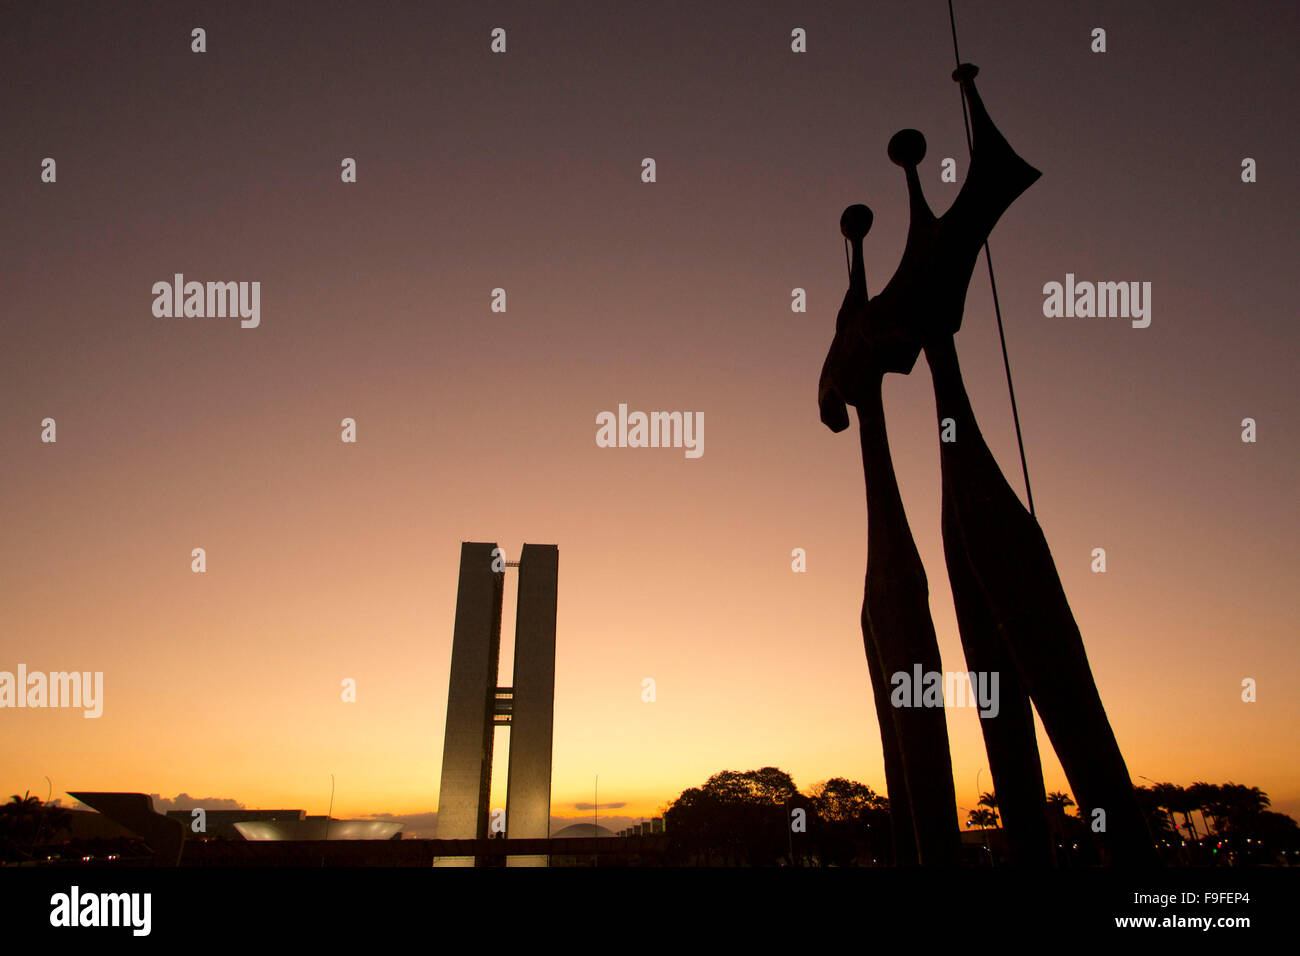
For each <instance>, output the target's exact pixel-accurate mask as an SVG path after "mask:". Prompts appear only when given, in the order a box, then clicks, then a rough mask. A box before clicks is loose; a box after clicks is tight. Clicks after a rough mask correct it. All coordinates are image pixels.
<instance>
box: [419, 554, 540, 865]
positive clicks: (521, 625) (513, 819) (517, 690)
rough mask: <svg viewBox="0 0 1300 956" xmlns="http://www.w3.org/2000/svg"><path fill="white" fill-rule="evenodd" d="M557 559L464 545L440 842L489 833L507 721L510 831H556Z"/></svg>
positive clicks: (519, 834)
mask: <svg viewBox="0 0 1300 956" xmlns="http://www.w3.org/2000/svg"><path fill="white" fill-rule="evenodd" d="M559 561H560V553H559V549H558V548H557V547H556V546H555V545H550V544H525V545H524V548H523V553H522V554H521V555H520V559H519V561H518V562H506V561H505V560H504V558H503V557H502V555H501V552H500V551H498V550H497V546H496V544H494V543H481V542H464V543H462V544H461V548H460V583H459V586H458V588H457V591H456V624H455V632H454V636H453V638H452V647H451V683H450V689H449V692H448V694H447V728H446V734H445V737H444V741H443V751H442V785H441V789H440V791H439V795H438V837H439V839H480V840H481V839H486V838H487V837H488V836H489V832H490V812H491V808H490V806H489V799H490V794H491V787H492V742H493V732H494V729H495V727H496V726H498V725H502V724H504V725H506V726H508V727H509V728H510V763H509V770H508V779H507V782H506V820H505V825H506V829H505V834H506V836H507V837H509V838H525V837H532V838H546V837H548V836H549V835H550V819H551V736H552V727H553V722H554V719H553V718H554V710H555V614H556V588H557V584H558V577H559ZM515 567H517V568H518V569H519V603H518V610H517V613H516V615H515V664H514V679H513V680H514V682H513V684H512V685H511V686H509V687H501V686H499V685H498V684H497V680H498V676H497V670H498V666H499V663H500V656H501V654H500V652H501V604H502V599H503V594H504V578H505V572H506V570H507V568H515ZM445 862H447V863H451V862H452V859H450V858H449V859H447V860H446V861H445ZM459 862H461V863H464V864H468V863H469V862H470V860H469V859H468V858H465V859H459ZM508 862H509V863H510V865H512V866H519V865H524V866H527V865H533V866H537V865H542V866H544V865H546V858H545V857H510V858H508Z"/></svg>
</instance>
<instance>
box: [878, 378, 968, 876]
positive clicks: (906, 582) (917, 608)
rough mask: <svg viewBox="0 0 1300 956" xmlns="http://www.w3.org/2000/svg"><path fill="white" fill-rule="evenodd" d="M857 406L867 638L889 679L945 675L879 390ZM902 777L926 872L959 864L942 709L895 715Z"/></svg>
mask: <svg viewBox="0 0 1300 956" xmlns="http://www.w3.org/2000/svg"><path fill="white" fill-rule="evenodd" d="M867 392H868V395H867V396H866V397H865V398H864V399H863V400H862V402H861V403H860V404H859V406H858V418H859V431H860V435H861V439H862V463H863V469H864V471H865V473H866V479H867V580H866V599H865V602H864V605H863V609H862V614H863V633H864V634H865V633H866V632H867V631H868V630H869V631H870V632H871V633H872V634H873V635H874V636H875V639H876V646H877V649H878V651H879V655H880V666H881V671H882V676H883V677H884V678H885V679H886V680H887V681H889V680H891V679H892V676H893V675H894V674H897V673H904V674H907V675H908V676H909V679H910V677H911V675H912V674H913V668H914V667H915V666H916V665H918V664H919V665H920V666H921V670H922V672H924V673H940V674H941V673H942V663H941V661H940V658H939V642H938V640H937V639H936V638H935V634H934V623H933V622H932V621H931V619H930V604H929V588H928V585H927V583H926V580H925V568H924V567H923V566H922V564H921V558H920V555H919V554H918V553H917V551H916V544H915V542H914V541H913V540H912V532H911V529H910V528H909V527H908V524H907V515H906V514H905V512H904V511H903V501H902V498H901V496H900V495H899V493H898V483H897V481H896V479H895V477H894V466H893V462H892V461H891V459H890V455H889V440H888V438H887V436H886V433H885V415H884V408H883V406H882V404H881V398H880V389H879V387H878V386H877V387H875V388H873V389H867ZM891 710H892V711H893V715H894V726H895V727H896V728H897V732H898V741H899V746H900V748H901V750H902V758H903V770H904V773H905V775H906V779H907V793H908V797H909V800H910V803H911V808H912V817H913V822H914V826H915V830H916V845H917V852H918V854H919V856H920V862H921V864H922V865H924V866H952V865H955V864H956V863H957V862H958V859H959V855H960V846H961V842H960V841H961V837H960V835H959V832H958V830H957V798H956V794H955V792H954V789H953V784H952V763H951V761H950V758H949V755H948V725H947V722H946V720H945V717H944V711H943V707H942V705H940V706H938V707H925V706H921V707H917V706H906V707H893V706H892V703H891Z"/></svg>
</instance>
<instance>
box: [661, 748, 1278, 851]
mask: <svg viewBox="0 0 1300 956" xmlns="http://www.w3.org/2000/svg"><path fill="white" fill-rule="evenodd" d="M1135 790H1136V793H1137V795H1138V800H1139V803H1140V805H1141V806H1142V808H1143V810H1144V812H1145V813H1146V816H1147V819H1148V822H1149V824H1150V827H1151V837H1152V841H1153V842H1154V843H1155V845H1156V847H1157V849H1158V851H1159V853H1160V855H1161V857H1162V859H1163V860H1164V862H1165V863H1166V864H1167V865H1173V866H1178V865H1183V866H1245V865H1280V864H1286V865H1290V864H1300V826H1297V824H1296V822H1295V821H1294V820H1293V819H1291V818H1290V817H1289V816H1286V815H1285V814H1281V813H1275V812H1273V811H1272V810H1270V809H1269V806H1270V802H1269V798H1268V794H1266V793H1264V791H1262V790H1260V789H1259V788H1258V787H1247V786H1243V785H1241V784H1236V783H1225V784H1208V783H1201V782H1198V783H1194V784H1192V785H1191V786H1190V787H1180V786H1177V785H1175V784H1170V783H1161V784H1156V785H1155V786H1153V787H1137V788H1135ZM1047 802H1048V816H1049V820H1050V822H1051V828H1052V837H1053V842H1054V844H1055V846H1054V850H1055V856H1056V860H1057V864H1058V865H1059V866H1092V865H1096V864H1098V863H1099V862H1100V860H1099V858H1098V856H1097V854H1096V851H1095V849H1094V848H1093V846H1092V840H1091V838H1090V830H1089V827H1088V824H1087V822H1086V821H1084V820H1082V819H1080V818H1079V817H1078V816H1077V815H1075V814H1072V813H1070V812H1069V809H1070V808H1071V807H1073V806H1074V801H1073V800H1072V799H1071V798H1070V795H1069V794H1065V793H1052V794H1050V795H1049V796H1048V801H1047ZM979 804H980V805H979V807H978V808H977V809H976V810H974V811H970V812H969V815H968V820H967V826H979V827H981V831H980V836H979V837H978V838H975V842H974V843H973V844H972V846H971V849H974V850H976V852H974V853H972V854H969V856H968V858H969V859H970V860H971V861H972V862H976V863H978V862H980V861H983V862H984V863H985V865H987V863H988V862H989V861H993V862H997V861H998V859H999V856H998V854H997V853H996V852H995V851H994V850H993V849H991V848H992V847H995V846H996V844H997V843H998V839H997V837H998V836H999V835H1000V834H999V832H998V831H997V830H996V828H997V827H998V825H999V820H998V811H997V795H996V794H994V793H986V794H981V795H980V801H979ZM664 823H665V830H666V831H667V840H668V843H669V847H670V860H669V862H671V863H673V864H676V865H685V866H888V865H892V863H893V862H894V860H893V843H892V839H891V834H890V818H889V800H888V799H886V798H885V797H882V796H879V795H878V794H876V793H875V792H874V791H873V790H872V789H871V788H870V787H868V786H866V785H865V784H862V783H859V782H857V781H855V780H848V779H846V778H843V777H835V778H833V779H831V780H828V781H826V782H825V783H821V784H818V785H816V786H814V787H813V788H812V789H811V790H810V791H809V792H808V793H806V794H805V793H801V792H800V791H799V789H798V788H797V787H796V786H795V783H794V780H793V779H791V777H790V775H789V774H788V773H786V772H785V771H784V770H780V769H778V768H776V767H763V768H762V769H760V770H747V771H744V772H738V771H734V770H724V771H722V772H721V773H717V774H714V775H713V776H712V777H710V778H709V779H708V780H707V781H706V782H705V783H704V784H703V785H702V786H699V787H692V788H690V789H689V790H686V791H684V792H683V793H682V794H681V795H680V796H679V797H678V798H677V799H676V800H674V801H673V802H672V803H671V804H669V805H668V807H667V808H665V810H664ZM989 828H993V829H989Z"/></svg>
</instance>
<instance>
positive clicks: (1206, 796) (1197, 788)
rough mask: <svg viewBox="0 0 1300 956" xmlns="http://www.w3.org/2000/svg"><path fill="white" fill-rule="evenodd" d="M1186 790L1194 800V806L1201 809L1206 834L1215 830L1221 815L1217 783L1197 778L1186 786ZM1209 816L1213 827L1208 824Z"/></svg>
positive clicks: (1221, 804) (1219, 790)
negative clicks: (1212, 821) (1212, 818)
mask: <svg viewBox="0 0 1300 956" xmlns="http://www.w3.org/2000/svg"><path fill="white" fill-rule="evenodd" d="M1187 792H1188V794H1190V795H1191V797H1192V799H1193V800H1194V801H1195V803H1196V808H1197V809H1198V810H1200V811H1201V823H1202V825H1203V826H1204V827H1205V832H1206V835H1209V834H1211V833H1214V832H1217V831H1218V830H1219V827H1220V823H1219V821H1220V818H1221V817H1222V816H1223V795H1222V792H1221V788H1220V787H1219V786H1218V785H1217V784H1213V783H1205V782H1204V781H1201V780H1198V781H1196V782H1195V783H1194V784H1192V785H1191V786H1190V787H1188V788H1187ZM1207 815H1208V816H1207ZM1209 817H1214V826H1213V828H1211V826H1210V821H1209Z"/></svg>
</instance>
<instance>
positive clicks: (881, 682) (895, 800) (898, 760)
mask: <svg viewBox="0 0 1300 956" xmlns="http://www.w3.org/2000/svg"><path fill="white" fill-rule="evenodd" d="M862 643H863V644H864V645H866V650H867V669H868V670H869V671H870V672H871V691H872V695H873V696H874V697H875V702H876V722H877V723H878V724H879V725H880V751H881V754H882V755H883V757H884V760H885V788H886V790H887V791H888V796H889V826H890V833H891V835H892V837H893V843H894V865H895V866H906V867H911V866H916V865H917V863H919V862H920V860H919V858H918V856H917V852H916V824H915V822H914V821H913V819H912V801H911V797H910V796H909V795H908V792H907V775H906V773H905V772H904V770H903V751H902V750H901V749H900V747H899V744H898V729H897V728H896V727H895V726H894V709H893V708H892V707H890V706H889V677H888V676H887V675H886V674H885V672H884V669H883V668H882V667H881V664H880V652H879V651H878V650H877V649H876V637H875V635H874V634H873V633H872V632H871V619H870V618H869V617H868V616H867V614H866V609H865V608H864V609H863V614H862Z"/></svg>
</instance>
